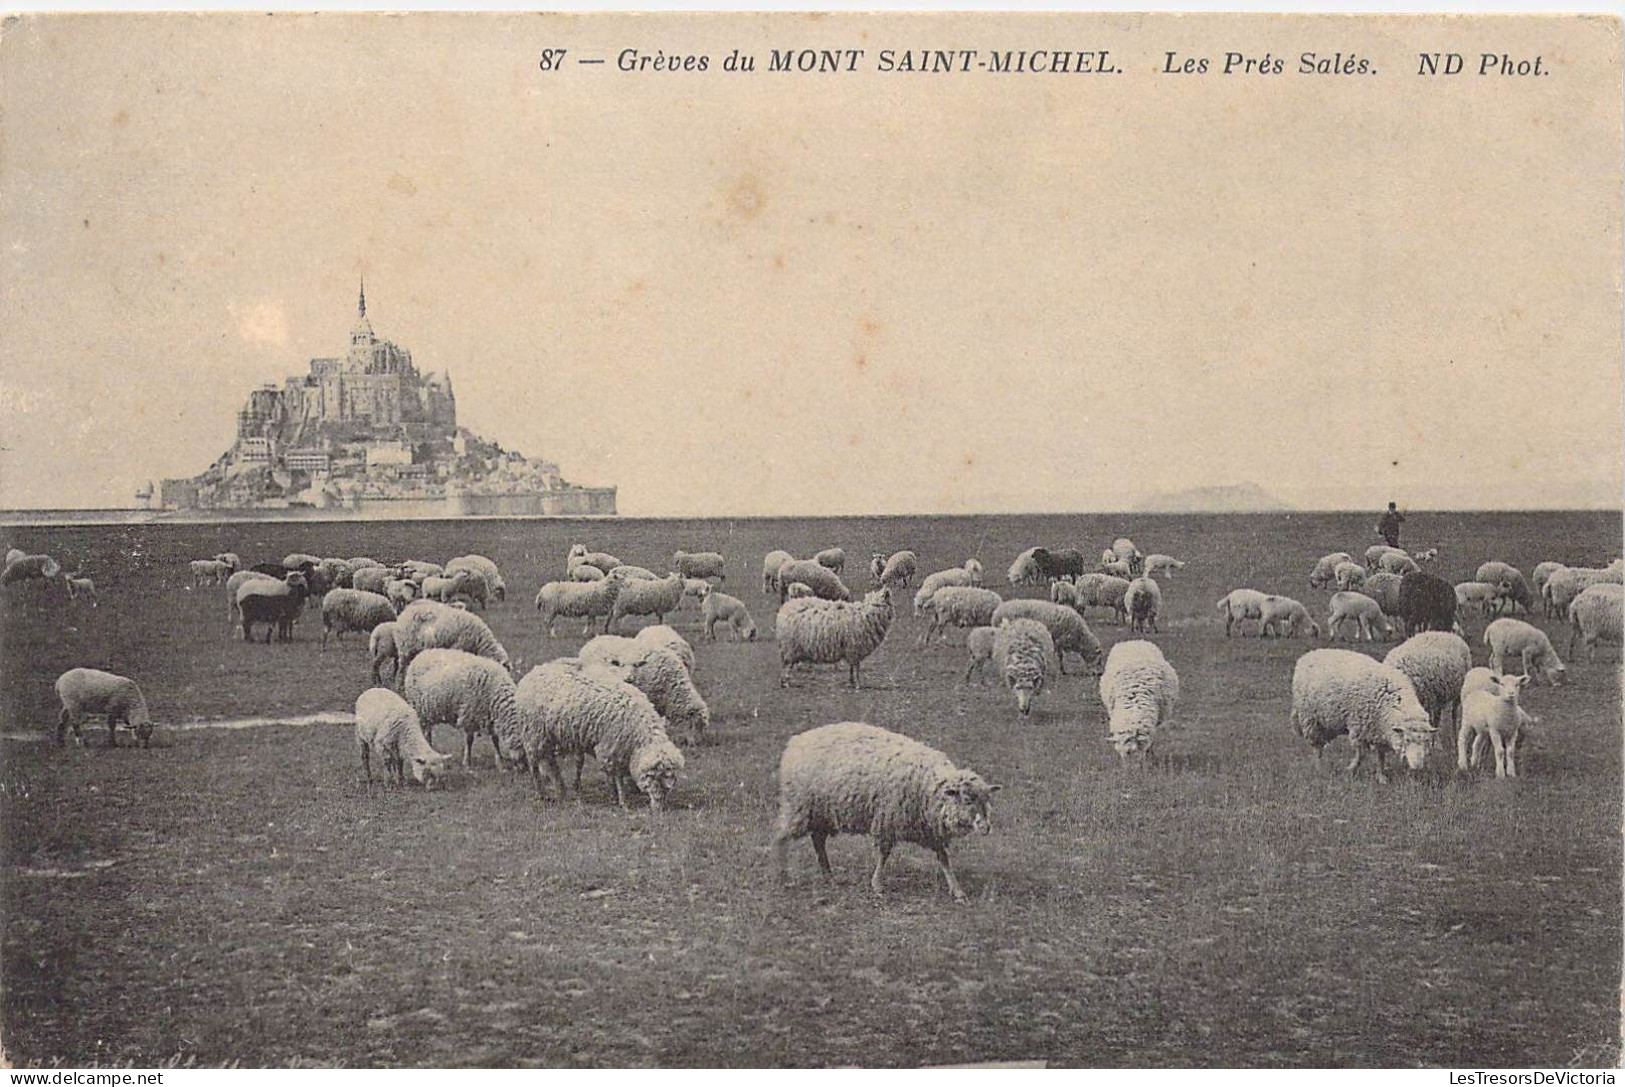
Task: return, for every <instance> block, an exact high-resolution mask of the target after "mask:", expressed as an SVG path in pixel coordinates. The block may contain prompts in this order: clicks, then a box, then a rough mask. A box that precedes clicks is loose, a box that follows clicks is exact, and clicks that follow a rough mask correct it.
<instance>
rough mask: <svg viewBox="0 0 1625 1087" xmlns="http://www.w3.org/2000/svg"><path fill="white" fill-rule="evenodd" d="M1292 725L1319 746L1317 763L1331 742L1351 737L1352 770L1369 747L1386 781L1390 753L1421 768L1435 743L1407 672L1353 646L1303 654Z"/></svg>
mask: <svg viewBox="0 0 1625 1087" xmlns="http://www.w3.org/2000/svg"><path fill="white" fill-rule="evenodd" d="M1292 727H1293V729H1294V730H1296V732H1297V733H1298V735H1299V736H1302V737H1303V738H1304V739H1306V740H1308V741H1309V743H1310V745H1311V746H1313V747H1314V749H1315V762H1316V763H1317V764H1318V763H1319V762H1320V761H1321V756H1322V754H1323V753H1324V752H1325V748H1326V745H1327V744H1328V743H1330V742H1331V741H1332V740H1334V739H1336V738H1337V737H1339V736H1345V735H1346V736H1347V737H1348V738H1349V740H1350V741H1351V742H1352V743H1353V744H1354V760H1353V761H1352V762H1350V763H1349V765H1348V772H1349V773H1351V774H1352V773H1353V772H1354V771H1355V770H1357V769H1359V766H1360V763H1361V761H1362V760H1363V759H1364V758H1365V754H1366V752H1367V751H1368V750H1370V751H1375V752H1376V753H1377V780H1379V781H1381V782H1384V783H1386V782H1387V781H1388V770H1387V767H1386V766H1385V765H1384V764H1385V762H1386V760H1387V757H1388V752H1390V751H1392V752H1394V753H1396V754H1397V755H1399V756H1400V757H1401V758H1403V759H1404V760H1405V763H1406V765H1407V766H1409V767H1410V768H1411V769H1412V770H1420V769H1422V768H1423V766H1425V765H1426V764H1427V753H1428V748H1429V746H1431V745H1432V743H1433V726H1432V724H1430V723H1429V721H1428V712H1427V710H1425V709H1423V708H1422V703H1421V701H1420V700H1419V699H1418V698H1417V697H1416V688H1415V687H1413V686H1412V685H1411V681H1410V680H1409V679H1407V678H1406V676H1405V674H1404V673H1403V672H1401V671H1400V670H1399V669H1397V668H1394V667H1393V666H1391V665H1387V664H1382V663H1379V662H1377V661H1374V660H1372V659H1371V658H1370V657H1368V656H1366V655H1365V654H1364V653H1356V652H1354V651H1353V650H1349V649H1312V650H1310V651H1309V652H1308V653H1305V654H1304V655H1303V656H1301V657H1299V658H1298V663H1297V666H1296V667H1295V668H1294V669H1293V670H1292Z"/></svg>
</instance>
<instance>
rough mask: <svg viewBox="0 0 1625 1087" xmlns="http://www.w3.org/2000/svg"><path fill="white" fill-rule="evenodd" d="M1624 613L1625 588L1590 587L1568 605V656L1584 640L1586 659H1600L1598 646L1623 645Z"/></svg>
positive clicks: (1605, 585)
mask: <svg viewBox="0 0 1625 1087" xmlns="http://www.w3.org/2000/svg"><path fill="white" fill-rule="evenodd" d="M1622 611H1625V585H1613V584H1598V585H1590V586H1587V587H1586V588H1585V589H1584V590H1582V591H1581V593H1580V595H1579V596H1577V597H1575V598H1574V600H1573V601H1572V602H1571V603H1570V604H1569V626H1570V627H1571V628H1572V630H1571V633H1570V634H1569V656H1571V657H1572V656H1574V647H1575V644H1576V643H1577V642H1578V641H1584V642H1585V647H1586V660H1588V661H1594V660H1596V659H1597V643H1598V642H1607V643H1608V644H1610V645H1620V644H1621V642H1622V640H1625V639H1622V637H1621V630H1620V627H1621V623H1622V619H1621V614H1622Z"/></svg>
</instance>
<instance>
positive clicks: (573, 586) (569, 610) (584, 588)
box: [536, 577, 624, 638]
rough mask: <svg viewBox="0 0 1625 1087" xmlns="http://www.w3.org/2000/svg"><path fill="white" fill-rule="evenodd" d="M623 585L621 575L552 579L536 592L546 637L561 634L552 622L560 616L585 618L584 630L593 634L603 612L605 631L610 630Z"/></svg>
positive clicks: (583, 631) (582, 629)
mask: <svg viewBox="0 0 1625 1087" xmlns="http://www.w3.org/2000/svg"><path fill="white" fill-rule="evenodd" d="M623 584H624V582H622V581H621V580H620V579H619V578H612V577H606V578H603V579H602V580H600V581H590V582H580V581H549V582H548V583H547V584H546V585H543V586H542V587H541V588H540V589H539V590H537V592H536V610H537V611H539V612H541V613H542V623H543V624H544V625H546V627H547V636H548V637H549V638H556V637H558V634H557V633H555V632H554V630H553V625H554V624H555V623H556V622H557V621H558V620H559V618H560V617H561V616H562V617H565V618H571V619H584V620H586V623H585V625H584V626H583V627H582V628H581V633H582V634H591V633H592V628H593V620H594V619H596V618H598V617H599V616H600V615H602V616H603V617H604V631H605V633H608V631H609V617H610V613H611V612H612V611H613V610H614V608H615V598H616V597H617V596H619V595H620V592H621V588H622V586H623Z"/></svg>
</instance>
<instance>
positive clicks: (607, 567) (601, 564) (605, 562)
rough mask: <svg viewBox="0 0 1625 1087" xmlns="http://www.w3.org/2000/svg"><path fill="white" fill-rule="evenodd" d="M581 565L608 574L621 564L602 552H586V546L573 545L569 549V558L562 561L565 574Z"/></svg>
mask: <svg viewBox="0 0 1625 1087" xmlns="http://www.w3.org/2000/svg"><path fill="white" fill-rule="evenodd" d="M582 563H586V564H587V565H588V566H596V567H597V568H598V569H600V570H602V571H603V572H604V573H606V574H607V573H609V572H610V571H611V570H613V569H615V568H616V567H617V566H619V565H620V564H621V560H620V559H618V558H616V557H615V556H614V555H611V554H608V553H607V552H603V551H588V550H587V545H586V544H574V545H572V546H571V548H570V554H569V557H567V558H566V559H565V560H564V570H565V573H566V574H568V573H571V572H573V571H574V570H575V568H576V567H577V566H579V565H581V564H582Z"/></svg>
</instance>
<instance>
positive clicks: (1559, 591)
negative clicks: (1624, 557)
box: [1544, 560, 1621, 622]
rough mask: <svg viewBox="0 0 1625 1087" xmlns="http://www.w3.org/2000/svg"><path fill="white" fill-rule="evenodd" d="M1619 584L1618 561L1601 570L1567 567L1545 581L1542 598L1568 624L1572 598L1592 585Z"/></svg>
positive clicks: (1619, 569)
mask: <svg viewBox="0 0 1625 1087" xmlns="http://www.w3.org/2000/svg"><path fill="white" fill-rule="evenodd" d="M1620 582H1621V567H1620V564H1619V562H1618V560H1615V561H1614V562H1612V563H1609V564H1608V566H1606V567H1604V568H1602V569H1596V568H1594V567H1589V566H1567V567H1564V568H1563V569H1561V570H1557V571H1554V572H1553V573H1552V575H1551V576H1550V577H1548V578H1547V579H1546V587H1545V590H1544V596H1545V598H1546V600H1547V602H1548V604H1549V605H1550V607H1551V609H1552V614H1554V615H1556V616H1557V617H1558V618H1559V619H1562V620H1563V621H1564V622H1568V618H1569V605H1570V604H1571V603H1573V601H1574V598H1575V597H1577V596H1579V595H1580V594H1581V593H1582V592H1584V591H1585V590H1586V589H1588V588H1590V587H1591V586H1593V585H1605V584H1610V583H1611V584H1615V585H1617V584H1619V583H1620Z"/></svg>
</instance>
